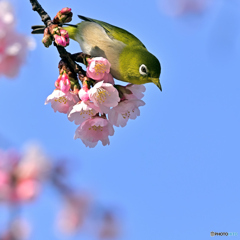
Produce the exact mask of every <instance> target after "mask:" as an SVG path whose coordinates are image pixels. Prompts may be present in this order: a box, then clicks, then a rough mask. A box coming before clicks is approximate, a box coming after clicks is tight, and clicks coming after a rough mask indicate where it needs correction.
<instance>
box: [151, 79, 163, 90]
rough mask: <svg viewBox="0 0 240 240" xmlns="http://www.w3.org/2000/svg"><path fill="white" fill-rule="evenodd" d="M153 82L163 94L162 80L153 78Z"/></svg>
mask: <svg viewBox="0 0 240 240" xmlns="http://www.w3.org/2000/svg"><path fill="white" fill-rule="evenodd" d="M151 81H152V82H153V83H154V84H155V85H156V86H157V87H158V88H159V89H160V91H161V92H162V86H161V83H160V79H158V78H151Z"/></svg>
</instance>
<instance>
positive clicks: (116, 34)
mask: <svg viewBox="0 0 240 240" xmlns="http://www.w3.org/2000/svg"><path fill="white" fill-rule="evenodd" d="M78 17H79V18H80V19H82V20H84V21H88V22H94V23H97V24H99V25H100V26H101V27H102V28H103V29H104V30H105V31H106V33H107V34H108V36H109V37H110V38H112V39H116V40H118V41H121V42H123V43H125V44H126V45H138V46H142V47H144V48H146V47H145V46H144V45H143V43H142V42H141V41H140V40H139V39H138V38H136V37H135V36H134V35H133V34H131V33H130V32H128V31H126V30H124V29H122V28H119V27H116V26H113V25H111V24H109V23H106V22H102V21H98V20H95V19H92V18H88V17H84V16H81V15H78Z"/></svg>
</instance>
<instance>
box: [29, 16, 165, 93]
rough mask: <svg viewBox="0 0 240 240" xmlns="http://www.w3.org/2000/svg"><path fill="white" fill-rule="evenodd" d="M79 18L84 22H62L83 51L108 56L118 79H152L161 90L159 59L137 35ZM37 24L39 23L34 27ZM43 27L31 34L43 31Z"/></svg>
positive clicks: (82, 17) (139, 81)
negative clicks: (74, 23)
mask: <svg viewBox="0 0 240 240" xmlns="http://www.w3.org/2000/svg"><path fill="white" fill-rule="evenodd" d="M78 17H79V18H80V19H82V20H83V21H82V22H80V23H78V24H77V25H71V24H63V25H64V27H63V28H64V29H65V30H67V31H68V33H69V37H70V38H71V39H73V40H75V41H77V42H78V43H79V44H80V47H81V49H82V52H83V53H86V54H89V55H91V57H104V58H106V59H108V61H109V62H110V63H111V69H110V72H111V74H112V76H113V77H114V78H116V79H118V80H121V81H124V82H129V83H133V84H144V83H149V82H153V83H154V84H155V85H157V87H158V88H159V89H160V90H161V91H162V86H161V84H160V80H159V77H160V73H161V65H160V62H159V61H158V59H157V58H156V57H155V56H154V55H153V54H151V53H150V52H149V51H148V50H147V49H146V47H145V46H144V45H143V43H142V42H141V41H140V40H139V39H138V38H137V37H135V36H134V35H133V34H131V33H130V32H128V31H126V30H124V29H122V28H119V27H116V26H113V25H111V24H108V23H105V22H102V21H98V20H95V19H92V18H87V17H84V16H81V15H78ZM36 27H39V26H35V27H34V26H33V28H36ZM40 27H41V26H40ZM43 29H44V28H42V30H41V29H40V31H39V29H37V30H34V31H33V32H32V33H42V32H43Z"/></svg>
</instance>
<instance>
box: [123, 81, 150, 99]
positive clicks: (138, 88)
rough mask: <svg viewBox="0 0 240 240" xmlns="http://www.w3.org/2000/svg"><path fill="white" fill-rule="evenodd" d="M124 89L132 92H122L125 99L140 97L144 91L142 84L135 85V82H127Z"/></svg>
mask: <svg viewBox="0 0 240 240" xmlns="http://www.w3.org/2000/svg"><path fill="white" fill-rule="evenodd" d="M126 89H128V90H130V91H131V92H132V94H124V97H125V98H126V99H142V98H143V97H144V94H143V92H145V91H146V88H145V86H144V85H137V84H128V85H127V86H126Z"/></svg>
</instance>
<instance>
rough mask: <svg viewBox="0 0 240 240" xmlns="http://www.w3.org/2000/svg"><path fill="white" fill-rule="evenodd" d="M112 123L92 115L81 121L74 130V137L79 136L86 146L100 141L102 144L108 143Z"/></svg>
mask: <svg viewBox="0 0 240 240" xmlns="http://www.w3.org/2000/svg"><path fill="white" fill-rule="evenodd" d="M113 134H114V129H113V126H112V124H111V123H110V122H109V121H108V120H107V119H104V118H102V117H93V118H90V119H87V120H86V121H85V122H83V123H82V124H81V125H80V126H79V127H78V128H77V130H76V132H75V136H74V139H77V138H81V140H82V142H83V143H84V144H85V145H86V147H90V148H93V147H95V146H96V145H97V143H98V141H101V142H102V144H103V146H106V145H107V144H108V145H109V144H110V142H109V139H108V136H113Z"/></svg>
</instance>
